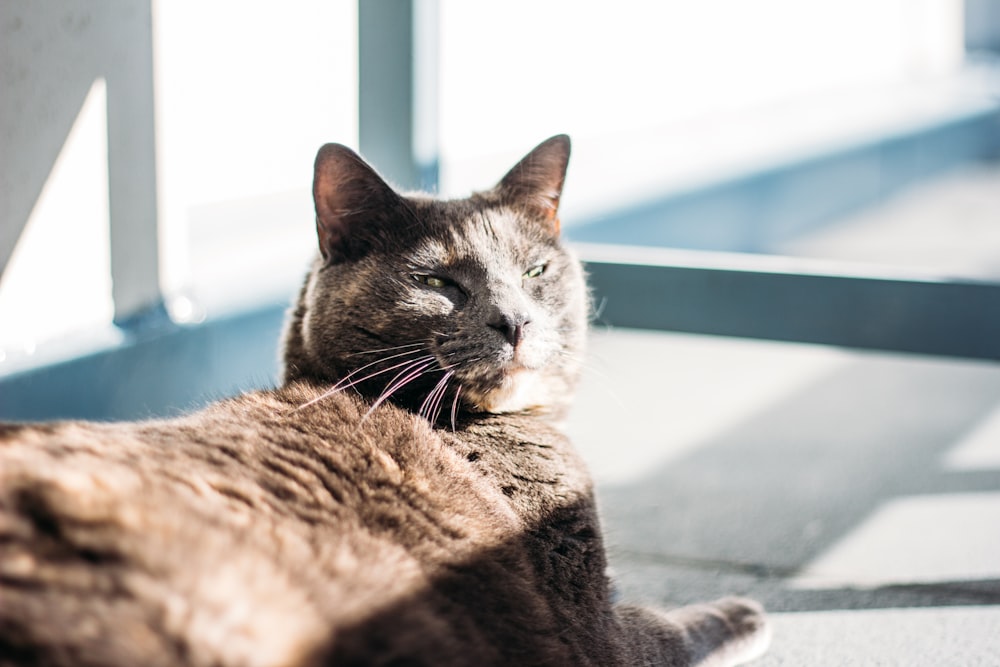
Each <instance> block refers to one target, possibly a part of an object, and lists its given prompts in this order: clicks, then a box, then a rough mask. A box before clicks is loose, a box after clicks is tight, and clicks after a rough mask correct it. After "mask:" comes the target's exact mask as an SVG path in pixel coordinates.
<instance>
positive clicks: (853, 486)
mask: <svg viewBox="0 0 1000 667" xmlns="http://www.w3.org/2000/svg"><path fill="white" fill-rule="evenodd" d="M591 348H592V358H593V359H594V361H593V363H592V366H593V368H592V369H591V371H589V372H588V377H587V379H586V381H585V384H584V387H583V389H582V392H581V396H580V398H579V401H578V404H577V409H576V411H575V413H574V416H573V419H572V421H571V424H570V430H571V434H572V435H573V437H574V438H575V440H576V441H577V443H578V445H579V446H580V447H581V449H582V450H583V453H584V456H585V457H586V458H587V459H588V461H589V463H590V465H591V467H592V470H593V471H594V474H595V477H596V479H597V481H598V493H599V501H600V504H601V508H602V513H603V516H604V520H605V530H606V533H607V534H608V540H609V548H610V553H611V560H612V565H613V568H614V571H615V577H616V579H617V582H618V584H619V586H620V588H621V591H622V593H623V595H624V596H626V597H628V598H633V599H644V600H649V601H652V602H656V603H660V604H665V605H676V604H682V603H686V602H691V601H696V600H703V599H711V598H714V597H718V596H721V595H725V594H729V593H739V594H745V595H750V596H753V597H755V598H757V599H759V600H761V601H762V602H763V603H764V604H765V605H766V606H767V607H768V608H769V609H770V610H771V611H772V612H775V615H774V619H775V628H776V633H775V641H774V645H773V649H772V651H771V652H770V654H769V655H768V656H767V657H766V658H764V659H763V660H761V661H759V663H758V664H761V665H841V664H844V665H978V664H982V665H1000V366H998V365H997V364H991V363H978V362H968V361H954V360H941V359H927V358H917V357H904V356H894V355H886V354H870V353H852V352H844V351H837V350H830V349H824V348H820V347H809V346H798V345H787V344H777V343H763V342H749V341H732V340H726V339H711V338H702V337H696V336H681V335H676V334H657V333H643V332H634V331H615V332H601V333H596V334H595V335H594V336H593V340H592V345H591Z"/></svg>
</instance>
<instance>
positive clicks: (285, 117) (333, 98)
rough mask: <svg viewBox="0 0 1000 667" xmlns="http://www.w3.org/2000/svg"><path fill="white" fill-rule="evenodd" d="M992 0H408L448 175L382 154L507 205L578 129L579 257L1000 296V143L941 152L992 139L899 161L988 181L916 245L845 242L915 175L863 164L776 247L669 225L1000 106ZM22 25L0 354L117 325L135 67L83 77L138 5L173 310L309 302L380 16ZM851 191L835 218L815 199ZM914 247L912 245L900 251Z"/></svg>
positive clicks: (436, 162)
mask: <svg viewBox="0 0 1000 667" xmlns="http://www.w3.org/2000/svg"><path fill="white" fill-rule="evenodd" d="M373 4H374V3H373ZM997 6H998V3H997V2H995V1H992V0H966V1H963V0H918V1H914V0H837V1H836V2H834V1H832V0H831V1H825V0H811V1H810V2H796V1H794V0H753V1H752V2H746V1H741V0H702V1H699V2H691V1H676V0H675V1H670V2H653V1H650V0H623V2H620V3H616V4H615V5H614V6H613V7H612V6H610V5H606V4H602V3H586V2H585V3H580V2H569V1H556V0H549V1H546V2H529V1H528V0H511V1H509V2H504V3H464V2H458V1H457V0H438V1H435V2H430V1H422V0H417V1H416V2H413V3H409V2H406V3H400V4H399V8H405V9H406V11H408V12H412V15H413V17H414V19H413V20H414V22H415V23H414V25H415V26H417V27H415V28H414V33H413V34H414V39H415V42H414V44H413V45H412V48H413V53H414V54H415V56H414V65H413V67H414V72H413V74H414V79H413V80H414V82H415V84H414V93H413V99H414V107H413V110H412V112H413V124H414V128H413V135H412V142H413V154H414V156H415V159H416V160H417V161H418V162H420V164H421V165H422V166H423V167H429V171H427V170H426V169H425V172H424V173H430V174H431V177H430V179H429V180H428V179H424V180H423V182H422V183H421V182H404V181H407V180H411V179H409V178H408V174H406V173H400V172H399V171H398V170H395V172H396V173H393V172H394V169H393V167H394V165H392V164H379V160H378V159H377V158H378V155H377V154H376V155H372V156H370V157H371V158H372V159H373V161H374V162H375V163H376V166H377V167H379V168H380V169H381V170H382V171H383V172H385V173H387V175H388V176H389V177H390V178H392V179H394V180H396V182H398V183H400V185H403V186H406V187H413V186H417V185H429V186H430V187H432V188H433V189H435V190H437V191H438V192H440V193H441V194H443V195H446V196H461V195H463V194H466V193H468V192H469V191H470V190H473V189H477V188H485V187H489V186H490V185H491V184H492V183H493V182H495V181H496V180H497V179H498V178H499V176H500V175H501V174H503V173H504V171H505V170H506V169H507V168H509V166H510V165H511V164H513V163H514V161H515V160H516V159H517V158H518V157H519V156H520V155H522V154H523V153H524V152H526V151H527V150H529V149H530V148H531V147H532V146H534V145H535V144H536V143H537V142H539V141H541V140H542V139H544V138H546V137H548V136H550V135H552V134H555V133H560V132H566V133H569V134H570V135H571V136H572V138H573V141H574V157H573V160H572V164H571V174H570V178H569V180H568V184H567V190H566V193H565V197H564V204H563V207H564V211H563V220H564V224H565V225H566V226H567V227H568V229H569V235H570V237H571V238H574V239H576V240H581V241H596V242H601V243H607V242H610V243H629V244H633V245H650V244H654V245H663V246H672V247H687V248H699V249H707V250H727V251H739V252H745V251H751V252H757V253H762V252H765V253H781V254H802V255H810V256H826V257H830V256H832V257H839V258H852V259H858V260H865V261H874V262H882V263H884V262H889V263H893V262H894V263H903V264H909V265H914V264H915V265H918V266H921V267H923V268H927V269H929V270H931V271H935V270H944V271H947V272H950V273H954V272H956V271H958V272H960V273H969V274H973V275H983V274H985V275H988V276H992V277H995V276H996V275H997V273H998V272H1000V269H998V267H1000V231H998V229H997V227H1000V226H998V225H995V224H986V223H985V222H984V221H983V220H981V218H982V217H983V215H984V214H983V213H982V212H977V211H978V209H977V208H976V207H977V206H980V207H982V206H985V205H986V204H983V203H982V202H978V201H977V197H979V198H981V197H982V196H983V195H982V194H979V192H980V190H981V188H980V190H976V192H973V193H970V192H967V191H966V190H968V187H967V182H968V179H970V178H971V179H972V180H973V181H980V182H986V183H990V184H992V185H996V186H997V187H995V188H994V187H992V185H991V186H990V187H988V188H987V190H986V191H987V192H992V196H993V197H994V199H995V197H996V196H997V195H996V194H995V193H996V192H998V191H1000V177H998V176H997V170H996V167H995V164H993V165H992V166H991V165H990V163H989V162H988V161H987V162H986V163H983V162H982V161H981V160H979V158H984V157H986V158H988V157H989V154H988V153H989V151H991V150H993V148H988V147H987V144H988V143H989V141H988V140H987V139H986V138H984V136H983V130H982V128H979V129H978V132H979V134H978V135H977V136H975V137H973V138H972V139H969V138H968V137H967V136H958V138H957V139H954V138H944V140H943V141H944V142H945V143H946V144H947V143H953V144H962V142H966V143H969V142H970V141H971V142H972V143H973V144H981V145H980V146H978V147H976V146H966V145H964V144H963V145H962V146H959V149H958V153H960V155H958V157H954V156H950V155H946V154H945V153H947V151H946V150H945V151H943V152H942V149H941V148H940V147H938V148H934V149H933V150H937V151H938V152H939V153H942V158H941V160H940V162H941V164H940V165H927V164H926V163H927V161H928V160H927V157H926V155H923V154H921V155H917V156H916V157H914V156H913V155H911V156H910V159H911V162H913V163H914V164H911V165H909V166H905V167H904V168H905V169H909V170H910V171H914V170H916V171H920V172H921V173H920V176H921V177H922V176H924V175H926V174H927V173H931V172H938V171H940V172H945V171H949V170H950V171H954V170H955V168H956V167H959V166H961V167H963V168H966V169H969V165H968V164H966V163H968V162H969V161H970V159H971V158H975V160H974V164H973V165H972V167H971V172H970V174H968V175H967V178H966V180H965V181H962V182H961V183H957V184H950V185H949V184H947V183H945V184H942V185H940V186H939V187H942V188H945V189H946V190H948V192H947V196H950V197H952V198H955V197H957V198H959V199H962V198H963V197H964V199H963V201H965V202H966V204H965V206H966V208H969V207H971V215H970V216H969V217H968V218H967V219H965V220H963V221H961V222H960V223H956V221H954V220H943V221H942V220H938V221H929V222H928V221H924V223H923V227H921V228H920V229H919V230H918V231H917V232H914V231H913V230H908V229H906V228H905V227H904V228H900V227H899V224H898V222H896V221H895V220H887V221H882V220H879V221H877V222H875V223H872V225H870V227H871V228H872V230H873V231H872V232H871V234H872V236H871V237H870V238H868V237H865V242H863V243H858V242H856V240H855V239H856V237H855V236H852V235H851V234H850V233H848V232H850V230H851V228H852V227H851V225H850V224H848V223H849V222H850V223H853V226H854V228H858V225H860V223H859V222H857V221H856V220H847V215H848V214H854V213H856V212H857V211H858V210H859V209H865V208H867V207H868V206H869V205H870V204H872V203H873V201H874V200H876V199H877V200H884V199H885V198H886V197H885V195H886V194H888V190H887V188H886V187H885V182H886V181H887V180H889V179H891V178H893V177H892V176H888V175H886V174H879V173H873V171H872V168H871V167H870V166H869V165H867V164H860V165H857V164H855V165H854V166H853V169H854V173H853V174H852V173H846V175H845V168H840V171H839V172H838V173H837V174H835V175H833V176H832V177H828V178H826V180H823V181H821V182H818V184H812V185H810V186H809V189H807V190H805V191H803V193H802V194H801V195H799V197H800V198H801V199H802V200H805V204H806V205H805V206H804V207H803V208H802V210H801V212H799V213H798V214H794V215H793V216H792V217H797V219H796V220H795V221H793V222H787V221H785V222H781V223H780V225H782V227H781V229H779V230H777V231H775V230H773V229H771V228H769V227H768V225H769V224H770V225H771V226H772V227H773V224H772V223H773V221H771V222H769V221H768V220H763V219H760V218H761V216H760V214H759V213H755V212H753V211H749V210H730V211H721V212H720V211H719V208H720V206H719V205H715V206H714V207H712V208H711V210H708V209H699V208H695V209H694V210H692V209H684V210H683V211H680V212H676V211H674V209H672V208H671V207H672V206H675V205H676V202H677V201H679V200H681V199H682V198H683V196H685V195H690V194H691V193H692V192H705V191H706V189H707V191H708V192H709V194H714V195H716V201H721V200H720V199H719V198H718V196H717V195H718V192H717V191H713V190H712V188H715V187H717V186H719V185H720V184H725V183H733V182H735V181H736V180H738V179H740V178H744V179H745V178H747V177H750V176H753V175H754V174H758V175H759V174H762V173H766V172H768V171H769V170H770V171H773V170H774V169H775V168H776V167H777V168H780V167H782V166H786V167H787V166H788V165H795V164H800V163H802V162H803V161H809V160H815V159H818V158H820V157H822V156H824V155H830V154H834V153H837V152H838V151H844V150H846V149H849V148H850V147H853V146H857V145H861V144H864V143H865V142H869V143H871V142H873V141H875V142H878V141H885V139H886V137H893V136H896V135H897V134H899V133H905V132H911V131H913V130H914V128H917V129H920V128H925V129H926V128H933V127H935V126H939V125H947V124H948V123H952V122H955V121H956V119H958V120H961V119H967V118H968V117H969V115H970V114H975V113H988V112H990V111H991V110H992V111H994V112H995V109H996V104H997V98H998V94H1000V92H998V91H1000V79H998V76H997V69H996V67H995V66H994V65H995V56H996V54H997V49H998V42H1000V36H998V35H1000V27H998V24H1000V18H998V17H1000V10H998V9H997ZM396 9H397V8H391V9H390V11H396ZM0 12H2V14H0V17H2V24H0V29H2V30H3V44H2V46H0V49H2V52H0V54H2V61H3V79H2V80H0V83H2V85H3V87H4V91H3V94H2V98H3V100H4V102H3V103H2V104H3V105H2V108H3V111H4V116H3V120H2V122H3V126H4V135H5V137H4V141H5V142H7V144H8V145H7V146H6V148H5V149H4V150H2V151H0V154H2V156H3V157H2V158H0V159H2V160H3V168H4V179H3V181H2V182H0V189H2V190H3V199H5V200H6V203H5V206H4V208H3V209H2V211H3V214H4V217H3V219H2V221H0V222H2V225H3V226H4V228H5V229H4V236H3V239H4V244H5V245H6V246H7V249H6V250H5V254H4V257H9V259H8V261H7V262H6V266H5V267H4V270H3V274H2V282H0V323H2V324H0V350H3V351H2V352H0V359H3V358H6V359H12V358H23V357H24V355H25V354H29V355H30V354H31V353H32V352H33V351H35V350H37V348H38V347H39V346H40V345H44V344H45V342H46V341H49V340H52V339H56V338H59V337H64V336H66V335H67V334H71V333H74V332H79V331H81V330H85V329H94V328H95V327H100V326H102V325H107V324H109V323H110V322H111V320H112V318H113V315H114V305H113V300H112V281H111V273H110V271H109V263H110V255H109V253H110V250H109V247H110V246H109V231H108V229H109V206H110V204H109V194H108V192H109V182H108V170H107V168H106V165H107V163H108V120H107V119H108V118H109V116H108V111H109V103H108V100H109V94H110V95H111V99H112V101H113V100H114V98H115V92H114V91H115V86H116V85H117V82H116V81H115V78H116V74H115V73H114V72H112V73H111V74H110V75H108V74H107V73H104V72H102V71H101V67H97V66H93V67H91V66H87V67H84V66H81V65H79V63H80V62H82V61H86V60H87V59H88V58H90V57H91V56H92V54H93V52H94V51H95V50H99V49H101V48H106V49H108V50H112V51H113V50H114V49H115V48H117V49H118V50H119V51H122V49H126V51H125V52H120V53H112V54H111V55H110V56H109V59H110V63H111V64H109V65H108V66H107V67H106V68H105V69H108V70H109V71H110V70H111V69H114V68H115V67H120V66H121V63H122V62H123V61H126V62H131V61H134V60H136V57H135V56H134V55H128V52H127V48H128V47H129V45H132V46H137V47H138V48H141V46H142V44H143V30H144V29H145V30H148V28H144V25H145V23H144V22H143V12H147V13H148V14H149V19H148V20H149V22H150V23H151V42H152V68H153V71H152V74H153V77H152V85H153V92H154V97H153V99H154V100H155V109H154V110H153V112H154V113H155V115H154V117H155V133H154V135H153V136H154V141H155V147H151V150H155V153H154V155H155V161H154V162H151V163H150V167H149V169H150V170H152V169H154V168H155V173H153V174H152V178H153V179H154V180H153V183H154V190H153V191H152V195H153V196H154V197H155V199H152V200H150V201H147V203H146V208H145V209H142V208H139V209H136V210H140V211H145V212H147V217H148V216H152V215H155V221H154V222H155V225H154V226H153V227H152V228H150V229H155V230H156V231H155V233H156V235H157V241H158V243H157V244H156V245H155V247H154V248H153V250H152V252H154V253H155V255H154V256H153V257H152V260H153V261H158V262H159V264H158V268H157V270H156V273H157V274H158V280H159V285H160V286H161V288H162V292H163V294H165V295H166V301H167V304H168V306H169V307H170V308H171V309H172V313H173V315H174V317H175V319H179V320H182V321H191V320H198V319H200V318H203V317H205V316H206V315H209V316H210V315H211V314H212V313H215V312H219V311H220V309H221V310H222V311H225V310H227V309H233V308H241V307H246V306H247V305H252V304H254V303H260V302H261V301H262V300H266V299H271V298H273V299H284V298H285V297H286V296H287V295H288V294H289V293H290V292H291V290H292V289H293V286H294V285H295V283H296V282H297V281H298V280H299V278H300V277H301V274H302V273H303V271H304V267H305V266H306V264H307V261H308V259H309V257H310V256H311V254H312V252H313V250H314V246H315V243H314V232H313V225H312V218H313V214H312V202H311V198H310V192H309V186H310V179H311V164H312V159H313V156H314V155H315V151H316V149H317V148H318V146H320V145H321V144H322V143H325V142H328V141H339V142H341V143H346V144H348V145H351V146H353V147H355V148H357V147H359V92H358V89H359V74H358V72H359V58H358V48H359V44H358V35H359V15H358V5H357V3H355V2H348V1H346V0H342V1H336V2H331V1H328V0H289V1H288V2H285V3H282V4H281V6H280V10H279V9H278V7H277V5H275V4H274V3H270V2H263V1H249V2H236V1H235V0H231V1H229V0H211V1H199V2H195V1H194V0H171V1H170V2H165V1H157V2H153V3H152V5H151V7H147V6H146V3H144V2H138V1H136V2H131V1H125V0H117V1H111V0H90V1H88V2H73V3H67V2H48V3H45V4H44V5H38V4H37V3H31V2H28V1H27V0H4V1H3V3H2V5H0ZM137 12H138V15H139V16H138V18H134V17H133V18H127V19H120V18H116V17H118V16H120V15H123V14H124V15H129V16H131V14H136V13H137ZM115 21H119V22H120V23H121V25H117V24H115ZM129 21H132V23H129ZM102 22H103V23H111V24H112V27H110V28H105V27H102V26H101V25H100V24H101V23H102ZM105 31H109V34H108V39H107V40H105V41H104V42H99V41H98V40H99V39H102V38H103V37H102V36H103V35H105ZM374 32H376V33H378V30H377V29H376V30H375V31H374ZM136 35H138V36H136ZM88 40H90V41H89V42H88ZM99 43H100V44H104V45H105V46H103V47H100V46H97V45H98V44H99ZM109 43H110V44H114V45H115V46H114V47H111V46H108V44H109ZM80 54H89V55H85V56H82V55H80ZM73 61H76V62H75V66H76V67H77V69H80V71H74V63H73ZM109 79H110V81H111V83H110V84H109V83H108V81H109ZM120 88H121V89H123V88H124V87H123V86H122V87H120ZM122 94H123V95H124V94H128V95H133V94H134V93H133V92H129V91H125V92H123V93H122ZM112 106H113V105H112ZM110 111H112V112H113V109H110ZM374 131H375V132H378V129H376V130H374ZM991 131H992V132H994V133H996V132H997V128H996V123H995V121H994V124H993V126H992V130H991ZM123 141H128V139H124V140H123ZM360 143H361V144H364V142H360ZM996 143H997V141H996V140H993V145H995V144H996ZM42 146H44V148H45V149H46V150H40V147H42ZM360 147H361V148H362V149H365V148H366V146H365V145H361V146H360ZM371 152H375V153H377V151H375V150H374V149H372V151H371ZM926 152H927V151H926V150H925V151H924V153H926ZM993 155H994V156H995V153H994V154H993ZM124 160H125V158H122V160H121V161H120V163H122V162H124ZM917 163H920V164H917ZM958 163H962V164H958ZM129 168H131V169H133V170H136V171H141V170H143V169H146V166H144V165H139V164H136V165H132V166H131V167H129ZM880 168H881V167H879V166H876V167H874V170H875V171H878V169H880ZM866 170H867V172H866ZM880 179H881V180H880ZM128 187H129V186H127V185H124V186H122V187H121V188H119V189H122V190H124V189H128ZM838 190H840V191H842V192H841V193H840V194H838V192H837V191H838ZM859 190H860V191H863V194H862V195H857V196H856V197H855V199H853V200H852V199H851V197H850V196H848V197H846V199H845V197H844V194H845V193H847V194H850V193H852V192H853V193H858V192H859ZM149 199H150V198H149V197H147V200H149ZM831 199H837V200H838V201H833V202H828V203H826V204H824V206H825V207H823V206H821V207H820V208H821V210H816V211H813V210H812V209H811V208H810V206H813V205H814V203H815V202H817V201H820V202H826V201H827V200H831ZM840 199H845V200H844V201H840ZM793 204H794V203H793ZM906 205H907V204H906V203H905V202H904V203H902V204H899V206H906ZM909 205H910V206H912V207H915V208H916V209H919V210H926V206H923V205H922V204H921V203H919V202H917V203H910V204H909ZM650 207H652V208H650ZM730 208H732V207H730ZM994 212H995V208H994V209H990V213H989V214H985V215H987V216H988V215H992V213H994ZM130 215H131V216H132V217H136V214H135V213H129V212H124V213H123V214H122V216H121V217H127V216H130ZM651 215H652V216H653V218H654V222H653V223H650V222H649V220H648V219H647V218H649V217H650V216H651ZM643 216H645V217H643ZM977 216H978V217H977ZM771 217H773V216H771ZM924 217H927V216H926V215H925V216H924ZM833 222H842V223H844V224H843V225H836V224H829V223H833ZM990 222H994V221H992V220H991V221H990ZM820 223H822V225H820ZM755 229H756V230H757V231H756V232H755V231H754V230H755ZM769 230H770V231H769ZM805 232H809V233H805ZM138 233H139V232H137V234H138ZM141 234H145V235H146V236H149V235H150V230H149V229H147V230H146V231H144V232H141ZM906 237H911V244H910V245H911V246H912V247H910V248H909V249H908V250H907V249H905V248H903V245H905V244H901V243H900V241H902V240H903V239H904V238H906ZM912 237H918V238H917V239H915V240H913V239H912ZM10 247H12V248H13V250H10ZM147 252H148V251H147ZM128 253H129V251H128V250H127V249H126V250H123V251H122V253H121V254H124V255H127V254H128ZM139 261H143V260H139ZM144 261H146V263H149V260H144ZM124 280H125V279H122V280H121V281H120V282H124Z"/></svg>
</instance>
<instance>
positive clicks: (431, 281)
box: [410, 273, 455, 288]
mask: <svg viewBox="0 0 1000 667" xmlns="http://www.w3.org/2000/svg"><path fill="white" fill-rule="evenodd" d="M410 277H411V278H413V279H414V280H416V281H417V282H418V283H421V284H424V285H427V286H428V287H437V288H441V287H448V286H449V285H454V284H455V283H453V282H452V281H450V280H448V279H447V278H442V277H441V276H432V275H428V274H426V273H414V274H411V275H410Z"/></svg>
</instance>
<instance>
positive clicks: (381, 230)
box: [284, 136, 589, 421]
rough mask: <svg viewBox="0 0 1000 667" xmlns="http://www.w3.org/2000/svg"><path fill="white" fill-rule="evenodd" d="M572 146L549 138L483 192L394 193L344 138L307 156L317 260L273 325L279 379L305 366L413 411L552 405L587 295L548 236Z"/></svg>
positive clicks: (571, 376) (561, 389) (561, 398)
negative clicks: (277, 335)
mask: <svg viewBox="0 0 1000 667" xmlns="http://www.w3.org/2000/svg"><path fill="white" fill-rule="evenodd" d="M569 151H570V142H569V138H568V137H566V136H556V137H552V138H551V139H549V140H547V141H545V142H543V143H542V144H540V145H539V146H538V147H536V148H535V149H534V150H533V151H531V152H530V153H529V154H528V155H527V156H525V157H524V159H522V160H521V161H520V162H519V163H518V164H517V165H516V166H514V168H513V169H511V170H510V172H508V173H507V175H506V176H504V177H503V179H501V181H500V182H499V184H497V185H496V186H495V187H494V188H493V189H491V190H488V191H486V192H480V193H476V194H473V195H472V196H470V197H468V198H466V199H458V200H451V201H443V200H437V199H434V198H432V197H430V196H427V195H402V194H399V193H397V192H395V191H394V190H393V189H392V188H391V187H390V186H389V185H388V184H387V183H386V182H385V181H384V180H382V178H381V177H380V176H379V175H378V174H376V172H375V171H374V170H373V169H372V168H371V167H370V166H368V165H367V164H366V163H365V162H364V161H363V160H362V159H361V158H360V157H359V156H358V155H357V154H355V153H354V152H353V151H351V150H350V149H348V148H346V147H344V146H341V145H337V144H328V145H326V146H324V147H323V148H322V149H320V151H319V154H318V155H317V157H316V171H315V180H314V182H313V195H314V198H315V203H316V228H317V233H318V237H319V248H320V257H319V258H318V259H317V260H316V262H315V264H314V266H313V269H312V271H311V272H310V274H309V276H308V278H307V280H306V284H305V285H304V287H303V289H302V292H301V295H300V297H299V301H298V304H297V306H296V307H295V309H294V310H293V312H292V315H291V317H290V318H289V322H288V324H287V326H286V331H285V341H284V381H285V382H289V381H292V380H295V379H298V378H307V379H311V380H315V381H320V382H325V383H330V384H334V383H340V386H342V387H346V386H350V387H351V388H353V389H355V390H357V391H360V392H361V393H363V394H365V395H366V396H368V397H370V398H371V399H373V400H380V399H384V398H385V397H388V399H387V400H391V401H393V402H394V403H397V404H399V405H402V406H404V407H406V408H408V409H411V410H413V411H414V412H421V413H423V414H425V415H426V416H428V417H429V418H430V419H431V420H432V421H434V420H435V419H437V415H442V414H443V415H448V414H450V413H451V412H452V411H457V410H461V411H472V412H511V411H520V410H537V411H544V412H553V413H557V414H559V413H562V412H563V410H564V409H565V408H566V407H567V405H568V402H569V400H570V398H571V394H572V391H573V388H574V386H575V384H576V381H577V378H578V375H579V365H580V358H581V356H582V354H583V344H584V338H585V330H586V320H587V310H588V303H589V301H588V297H587V291H586V286H585V281H584V277H583V272H582V269H581V267H580V264H579V262H578V261H577V260H576V258H575V257H574V256H573V254H572V253H571V252H570V251H569V250H567V248H565V247H564V246H563V245H562V243H561V241H560V237H559V217H558V206H559V198H560V195H561V192H562V186H563V180H564V177H565V175H566V165H567V163H568V161H569Z"/></svg>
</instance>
